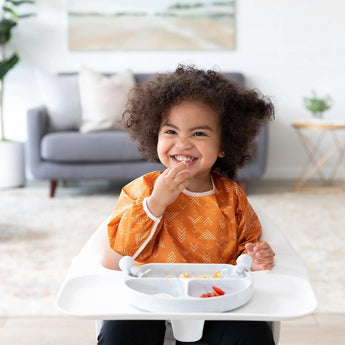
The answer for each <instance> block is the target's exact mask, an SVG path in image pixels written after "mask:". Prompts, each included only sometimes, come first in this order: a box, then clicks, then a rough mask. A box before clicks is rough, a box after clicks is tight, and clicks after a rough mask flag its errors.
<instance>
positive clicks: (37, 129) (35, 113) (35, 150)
mask: <svg viewBox="0 0 345 345" xmlns="http://www.w3.org/2000/svg"><path fill="white" fill-rule="evenodd" d="M47 132H48V115H47V110H46V107H45V106H43V105H42V106H38V107H35V108H32V109H29V110H28V112H27V141H26V150H27V156H28V162H29V166H30V169H31V172H32V174H33V175H34V176H35V177H36V175H37V173H38V170H37V168H38V166H39V164H40V163H41V162H42V159H41V152H40V151H41V139H42V137H43V136H44V135H45V134H46V133H47Z"/></svg>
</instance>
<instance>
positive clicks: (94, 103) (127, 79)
mask: <svg viewBox="0 0 345 345" xmlns="http://www.w3.org/2000/svg"><path fill="white" fill-rule="evenodd" d="M134 86H135V79H134V76H133V74H132V72H131V71H129V70H126V71H124V72H121V73H117V74H114V75H111V76H105V75H104V74H101V73H97V72H95V71H92V70H90V69H87V68H82V69H81V71H80V74H79V91H80V101H81V108H82V115H81V117H82V123H81V127H80V131H81V132H82V133H89V132H94V131H104V130H116V129H117V130H120V129H122V128H123V127H122V125H121V120H122V113H123V111H124V108H125V105H126V102H127V96H128V93H129V91H130V90H131V89H132V88H133V87H134Z"/></svg>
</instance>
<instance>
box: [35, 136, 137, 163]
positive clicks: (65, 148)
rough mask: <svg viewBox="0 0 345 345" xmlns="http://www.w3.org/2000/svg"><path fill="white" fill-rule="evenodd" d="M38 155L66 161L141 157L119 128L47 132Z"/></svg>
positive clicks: (97, 160)
mask: <svg viewBox="0 0 345 345" xmlns="http://www.w3.org/2000/svg"><path fill="white" fill-rule="evenodd" d="M41 156H42V159H44V160H49V161H55V162H69V163H94V162H98V163H99V162H126V161H142V160H143V159H142V158H141V156H140V154H139V152H138V150H137V146H136V144H135V143H134V142H133V141H131V140H130V139H129V137H128V135H127V133H126V132H123V131H108V132H95V133H88V134H84V133H80V132H77V131H70V132H56V133H49V134H46V135H45V136H44V137H43V138H42V141H41Z"/></svg>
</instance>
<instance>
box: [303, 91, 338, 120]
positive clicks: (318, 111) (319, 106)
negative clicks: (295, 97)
mask: <svg viewBox="0 0 345 345" xmlns="http://www.w3.org/2000/svg"><path fill="white" fill-rule="evenodd" d="M304 104H305V106H306V108H307V109H308V110H310V111H311V112H312V114H313V117H314V118H315V119H322V118H323V113H324V112H325V111H326V110H328V109H329V108H330V107H331V105H332V99H331V97H330V96H326V97H323V98H321V97H318V95H317V94H316V91H314V90H313V91H312V96H311V97H304Z"/></svg>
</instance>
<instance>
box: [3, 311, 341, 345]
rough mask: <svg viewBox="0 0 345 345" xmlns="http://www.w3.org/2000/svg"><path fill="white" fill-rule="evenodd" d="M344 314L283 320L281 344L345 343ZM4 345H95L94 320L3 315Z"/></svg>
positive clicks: (321, 344) (323, 344) (319, 344)
mask: <svg viewBox="0 0 345 345" xmlns="http://www.w3.org/2000/svg"><path fill="white" fill-rule="evenodd" d="M344 325H345V314H315V315H312V316H307V317H304V318H301V319H298V320H291V321H285V322H283V323H282V328H281V333H280V341H279V345H325V344H343V343H344V337H345V329H344ZM0 344H1V345H79V344H80V345H94V344H96V340H95V329H94V322H93V321H92V320H83V319H74V318H68V317H31V318H25V317H24V318H23V317H18V318H9V319H6V318H0Z"/></svg>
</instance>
